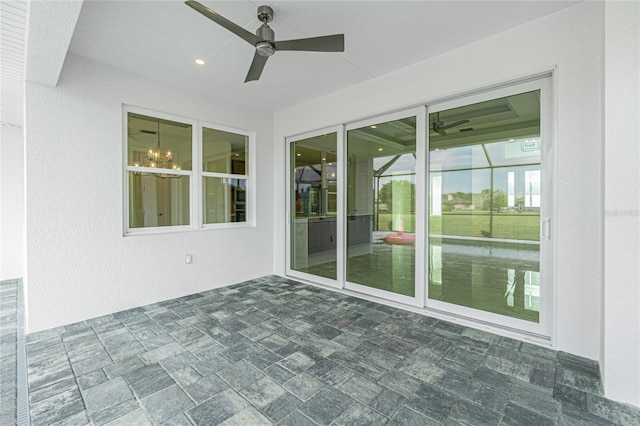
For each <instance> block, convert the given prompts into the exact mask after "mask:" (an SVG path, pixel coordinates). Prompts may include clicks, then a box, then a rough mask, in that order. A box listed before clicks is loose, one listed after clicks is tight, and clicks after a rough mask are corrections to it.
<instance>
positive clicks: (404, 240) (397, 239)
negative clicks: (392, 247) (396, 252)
mask: <svg viewBox="0 0 640 426" xmlns="http://www.w3.org/2000/svg"><path fill="white" fill-rule="evenodd" d="M385 240H386V241H387V242H388V243H389V244H401V245H410V244H413V242H414V241H415V240H416V236H415V235H414V234H405V233H404V223H403V222H402V219H401V220H400V230H399V231H398V232H396V233H395V234H389V235H387V238H385Z"/></svg>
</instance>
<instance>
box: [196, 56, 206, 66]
mask: <svg viewBox="0 0 640 426" xmlns="http://www.w3.org/2000/svg"><path fill="white" fill-rule="evenodd" d="M195 62H196V65H200V66H202V65H204V64H205V63H206V62H205V61H204V59H202V58H196V60H195Z"/></svg>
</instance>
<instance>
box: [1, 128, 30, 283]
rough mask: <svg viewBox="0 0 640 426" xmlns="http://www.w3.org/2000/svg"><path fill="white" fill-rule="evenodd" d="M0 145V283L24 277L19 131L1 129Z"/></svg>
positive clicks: (22, 185)
mask: <svg viewBox="0 0 640 426" xmlns="http://www.w3.org/2000/svg"><path fill="white" fill-rule="evenodd" d="M1 136H2V137H1V138H0V140H2V143H1V144H0V235H1V237H0V281H1V280H9V279H15V278H20V277H22V276H23V274H24V141H23V137H22V128H21V127H12V126H10V125H3V126H2V135H1Z"/></svg>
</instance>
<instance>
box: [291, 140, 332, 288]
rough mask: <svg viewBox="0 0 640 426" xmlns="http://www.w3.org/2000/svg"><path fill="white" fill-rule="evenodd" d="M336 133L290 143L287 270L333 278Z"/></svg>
mask: <svg viewBox="0 0 640 426" xmlns="http://www.w3.org/2000/svg"><path fill="white" fill-rule="evenodd" d="M337 139H338V138H337V133H336V132H330V133H326V134H318V135H313V136H309V137H305V138H302V139H298V140H294V141H292V142H291V143H290V145H289V149H290V153H289V159H290V160H289V163H290V171H289V183H290V192H289V194H290V200H289V208H290V218H291V219H290V233H289V241H290V270H291V271H295V272H297V273H302V274H308V275H313V276H315V277H317V278H321V279H323V278H324V279H328V280H336V279H337V264H338V262H337V252H338V245H337V240H338V224H337V220H338V215H337V211H338V191H339V190H338V185H337V181H338V156H337Z"/></svg>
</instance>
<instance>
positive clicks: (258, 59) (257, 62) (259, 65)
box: [244, 50, 269, 83]
mask: <svg viewBox="0 0 640 426" xmlns="http://www.w3.org/2000/svg"><path fill="white" fill-rule="evenodd" d="M267 59H269V57H268V56H262V55H259V54H258V51H257V50H256V53H255V54H254V55H253V61H251V66H250V67H249V72H248V73H247V78H245V79H244V82H245V83H246V82H248V81H254V80H257V79H259V78H260V74H262V70H263V69H264V65H265V64H266V63H267Z"/></svg>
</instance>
